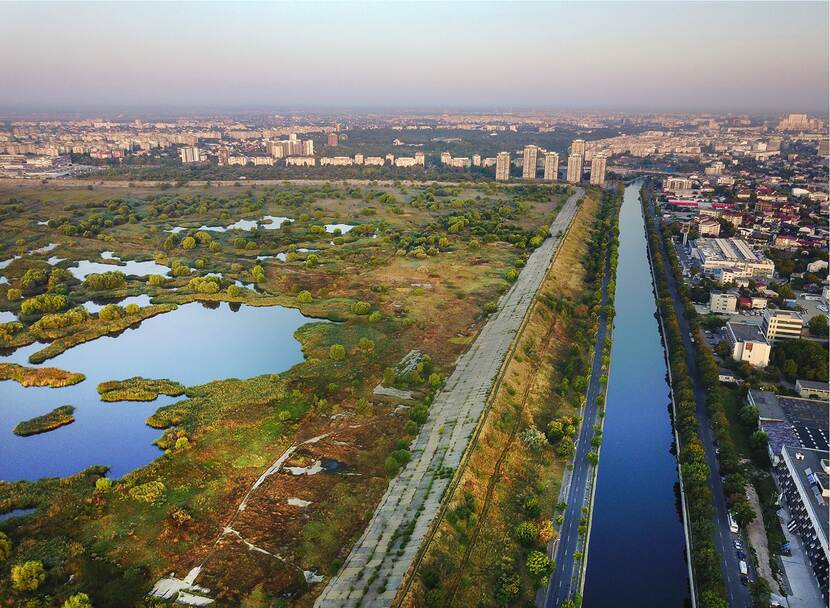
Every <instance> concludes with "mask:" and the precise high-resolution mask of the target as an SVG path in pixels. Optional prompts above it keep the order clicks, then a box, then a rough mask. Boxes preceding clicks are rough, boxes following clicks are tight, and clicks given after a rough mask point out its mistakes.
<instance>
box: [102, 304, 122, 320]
mask: <svg viewBox="0 0 830 608" xmlns="http://www.w3.org/2000/svg"><path fill="white" fill-rule="evenodd" d="M124 314H125V313H124V309H123V308H122V307H121V306H119V305H118V304H107V305H106V306H104V307H103V308H102V309H101V310H100V311H99V312H98V318H99V319H101V320H102V321H115V320H117V319H120V318H121V317H123V316H124Z"/></svg>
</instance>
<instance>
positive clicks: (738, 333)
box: [726, 321, 771, 367]
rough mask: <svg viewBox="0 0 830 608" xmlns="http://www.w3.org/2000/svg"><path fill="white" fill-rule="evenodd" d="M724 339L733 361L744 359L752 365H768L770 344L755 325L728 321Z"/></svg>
mask: <svg viewBox="0 0 830 608" xmlns="http://www.w3.org/2000/svg"><path fill="white" fill-rule="evenodd" d="M726 341H727V343H728V344H729V346H730V347H731V348H732V358H733V359H734V360H735V361H745V362H746V363H749V364H750V365H751V366H752V367H766V366H767V365H769V355H770V350H771V349H770V345H769V342H768V341H767V339H766V337H765V336H764V334H763V333H762V332H761V330H760V329H759V328H758V326H757V325H752V324H749V323H737V322H733V321H730V322H728V323H727V324H726Z"/></svg>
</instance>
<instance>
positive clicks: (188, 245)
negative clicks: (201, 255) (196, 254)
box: [182, 236, 196, 249]
mask: <svg viewBox="0 0 830 608" xmlns="http://www.w3.org/2000/svg"><path fill="white" fill-rule="evenodd" d="M195 246H196V239H194V238H193V237H192V236H186V237H184V238H183V239H182V249H193V248H194V247H195Z"/></svg>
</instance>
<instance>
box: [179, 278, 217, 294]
mask: <svg viewBox="0 0 830 608" xmlns="http://www.w3.org/2000/svg"><path fill="white" fill-rule="evenodd" d="M187 287H188V289H190V290H192V291H195V292H196V293H218V292H219V277H193V278H192V279H190V281H189V282H188V284H187Z"/></svg>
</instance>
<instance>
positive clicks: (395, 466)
mask: <svg viewBox="0 0 830 608" xmlns="http://www.w3.org/2000/svg"><path fill="white" fill-rule="evenodd" d="M383 468H384V470H385V471H386V476H387V477H394V476H395V475H397V474H398V472H399V471H400V470H401V465H400V464H399V463H398V461H397V459H395V457H394V456H388V457H387V458H386V460H385V461H384V463H383Z"/></svg>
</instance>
